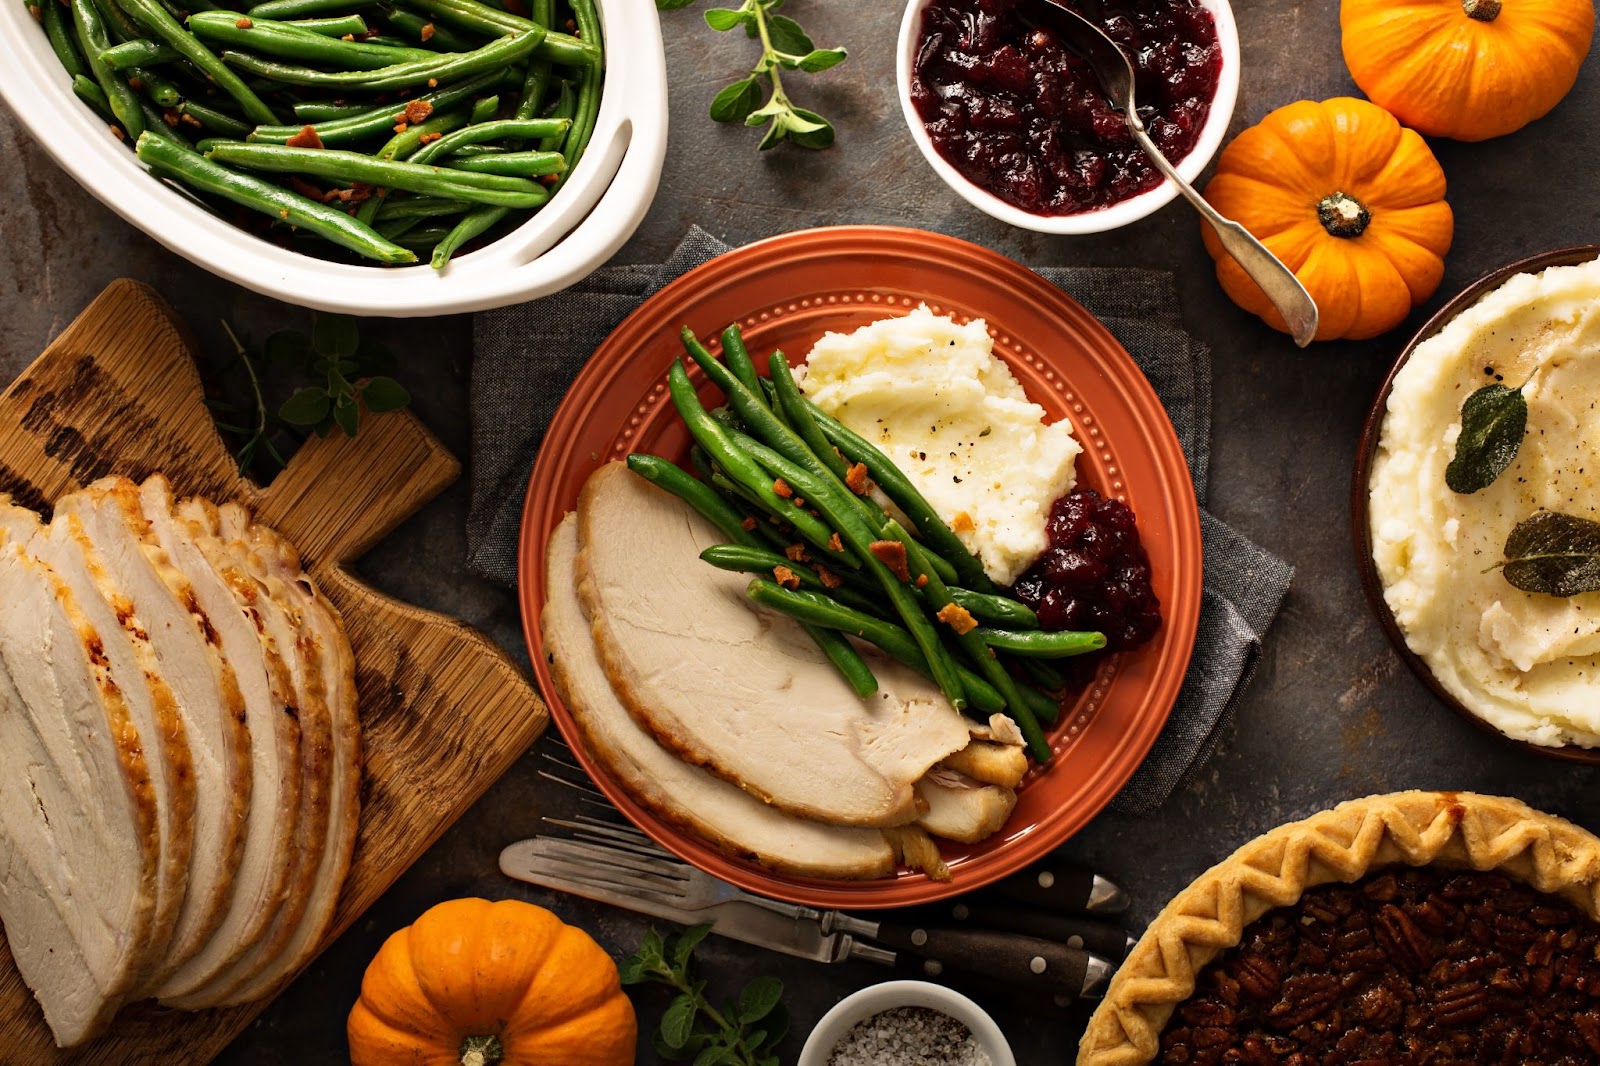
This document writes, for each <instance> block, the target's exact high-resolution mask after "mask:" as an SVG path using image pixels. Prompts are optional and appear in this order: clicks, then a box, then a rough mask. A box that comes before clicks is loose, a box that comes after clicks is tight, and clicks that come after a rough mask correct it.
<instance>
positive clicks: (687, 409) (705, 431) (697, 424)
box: [667, 359, 851, 562]
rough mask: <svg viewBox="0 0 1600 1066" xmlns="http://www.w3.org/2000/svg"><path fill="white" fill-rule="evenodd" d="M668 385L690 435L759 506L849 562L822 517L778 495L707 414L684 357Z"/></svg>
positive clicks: (829, 554) (813, 543) (821, 549)
mask: <svg viewBox="0 0 1600 1066" xmlns="http://www.w3.org/2000/svg"><path fill="white" fill-rule="evenodd" d="M667 388H668V392H669V393H670V394H671V397H672V403H673V406H674V407H676V408H677V410H678V414H679V416H680V417H682V418H683V421H684V423H685V424H686V425H687V426H688V427H689V433H690V435H691V436H693V437H694V439H695V440H696V441H698V442H699V443H700V446H701V447H703V448H705V450H706V451H707V452H709V453H710V454H711V457H712V459H713V460H715V461H716V462H717V463H718V464H719V465H720V466H721V467H722V468H723V469H724V470H725V471H727V474H728V476H729V477H730V478H731V479H733V481H734V482H736V483H737V484H738V485H739V486H740V487H741V488H742V489H743V490H744V491H746V492H748V493H750V495H751V497H752V498H753V499H755V500H756V501H758V506H760V507H761V508H762V509H764V510H765V511H767V512H768V513H769V514H772V515H775V516H779V517H781V518H782V519H783V520H784V521H786V522H788V523H789V524H791V525H792V526H794V528H795V531H796V532H797V533H798V534H799V536H800V537H801V538H802V539H803V540H805V541H806V542H807V543H809V544H810V545H811V546H812V547H813V548H816V549H817V550H818V551H819V552H821V553H822V554H824V555H826V556H827V557H828V558H830V559H836V560H844V561H846V562H848V561H850V559H851V556H850V555H849V554H848V552H840V551H838V550H836V549H834V548H832V547H830V546H829V543H828V542H829V541H830V540H831V539H832V538H833V536H834V531H833V530H832V529H830V528H829V527H828V525H827V524H826V523H824V522H823V521H821V520H820V519H818V518H816V517H815V516H813V515H811V514H810V513H809V512H807V511H804V510H802V509H801V508H799V507H796V506H794V504H793V503H791V502H790V501H788V500H785V499H784V498H783V497H781V496H779V495H778V494H777V492H776V491H774V490H773V487H772V485H773V482H772V478H771V477H770V476H768V475H767V474H766V473H764V472H763V471H762V469H761V467H760V466H759V465H758V464H757V463H756V462H755V461H754V460H752V459H751V458H750V457H749V456H748V455H746V454H744V453H743V452H742V451H740V450H739V448H738V447H737V446H736V445H735V444H734V443H733V441H732V440H731V439H730V438H729V436H728V431H727V430H725V429H723V428H722V426H720V425H718V424H717V422H716V420H715V419H713V418H712V417H711V416H710V415H709V414H707V413H706V409H705V407H704V406H703V405H701V403H700V398H699V397H698V396H697V395H695V391H694V386H693V385H691V384H690V383H689V375H688V372H687V371H685V370H684V368H683V361H682V360H681V359H680V360H677V361H676V362H674V363H673V365H672V370H671V372H670V374H669V375H668V384H667Z"/></svg>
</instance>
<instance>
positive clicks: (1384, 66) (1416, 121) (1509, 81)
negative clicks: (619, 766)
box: [1339, 0, 1594, 141]
mask: <svg viewBox="0 0 1600 1066" xmlns="http://www.w3.org/2000/svg"><path fill="white" fill-rule="evenodd" d="M1339 25H1340V27H1341V29H1342V31H1343V34H1342V41H1343V46H1344V61H1345V65H1346V66H1348V67H1349V68H1350V75H1351V77H1353V78H1355V80H1356V84H1357V85H1359V86H1361V91H1362V92H1364V93H1366V94H1367V95H1368V96H1370V97H1371V98H1372V102H1373V103H1375V104H1377V105H1378V106H1379V107H1382V108H1384V109H1386V110H1388V111H1389V112H1390V113H1392V114H1393V115H1394V116H1395V117H1396V118H1398V119H1399V120H1400V121H1401V122H1403V123H1405V124H1406V125H1407V126H1410V127H1411V128H1412V129H1414V130H1417V131H1419V132H1421V133H1425V134H1428V135H1429V136H1435V137H1454V138H1455V139H1456V140H1460V141H1481V140H1485V139H1487V138H1489V137H1498V136H1500V135H1501V134H1504V133H1510V132H1511V131H1512V130H1517V129H1521V128H1522V127H1523V126H1526V125H1527V124H1528V123H1530V122H1532V121H1533V120H1534V119H1536V118H1539V117H1540V116H1542V115H1544V114H1545V113H1546V112H1548V111H1549V110H1550V109H1551V108H1553V107H1555V106H1556V104H1558V103H1560V102H1561V98H1562V97H1564V96H1566V95H1567V93H1568V92H1569V91H1570V90H1571V89H1572V84H1573V82H1575V81H1577V80H1578V68H1579V67H1580V66H1582V65H1583V57H1584V56H1585V55H1587V54H1588V52H1589V42H1590V40H1591V38H1592V37H1593V36H1594V0H1344V2H1343V3H1342V4H1341V5H1340V6H1339Z"/></svg>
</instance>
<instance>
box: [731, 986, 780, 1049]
mask: <svg viewBox="0 0 1600 1066" xmlns="http://www.w3.org/2000/svg"><path fill="white" fill-rule="evenodd" d="M782 997H783V982H782V981H780V980H778V979H777V978H776V977H757V978H756V979H755V980H754V981H751V982H750V983H749V984H747V985H745V986H744V991H742V992H740V993H739V1020H740V1021H742V1022H759V1021H760V1020H761V1019H762V1018H765V1017H766V1016H767V1015H769V1014H771V1013H772V1008H773V1007H776V1006H777V1005H778V1000H779V999H781V998H782ZM765 1036H766V1034H765V1033H763V1034H762V1037H763V1038H765ZM753 1042H754V1043H760V1041H753Z"/></svg>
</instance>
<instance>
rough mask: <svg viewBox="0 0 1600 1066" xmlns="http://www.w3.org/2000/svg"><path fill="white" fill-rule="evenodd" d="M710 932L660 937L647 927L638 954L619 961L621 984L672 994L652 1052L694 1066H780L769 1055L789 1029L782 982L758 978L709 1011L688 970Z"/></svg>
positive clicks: (701, 984)
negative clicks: (649, 986) (735, 997)
mask: <svg viewBox="0 0 1600 1066" xmlns="http://www.w3.org/2000/svg"><path fill="white" fill-rule="evenodd" d="M709 932H711V926H710V925H709V924H708V925H697V926H694V927H693V928H691V929H685V930H684V931H683V932H681V933H674V934H672V935H670V936H667V937H665V938H663V937H662V936H661V934H660V933H657V932H656V931H655V929H653V928H652V929H651V930H650V931H649V932H648V933H646V934H645V936H644V941H643V943H641V944H640V945H639V950H638V952H637V953H636V954H634V955H632V956H631V957H629V958H626V959H624V960H623V961H622V964H621V966H620V968H619V969H620V971H621V974H622V983H623V984H625V985H641V984H658V985H665V986H667V987H668V988H671V989H673V990H674V991H676V992H677V995H676V996H674V997H673V999H672V1002H671V1003H669V1004H668V1005H667V1009H666V1011H665V1012H664V1013H663V1014H662V1016H661V1024H660V1027H659V1028H658V1029H657V1030H656V1033H655V1036H654V1044H655V1048H656V1053H657V1054H658V1055H660V1056H661V1057H662V1058H664V1059H666V1060H667V1061H669V1062H692V1063H693V1064H694V1066H779V1062H778V1056H777V1055H776V1054H774V1053H773V1052H774V1049H775V1048H776V1047H777V1046H778V1044H779V1043H781V1042H782V1040H783V1038H784V1035H785V1034H786V1033H787V1032H788V1029H789V1015H788V1011H787V1010H785V1009H784V1006H783V1004H782V1002H780V1000H781V999H782V996H783V982H782V981H780V980H778V979H777V978H776V977H757V978H756V979H755V980H753V981H751V982H750V983H749V984H747V985H745V986H744V990H743V991H741V992H740V993H739V999H738V1001H737V1002H732V1003H725V1004H723V1006H722V1007H721V1008H720V1009H719V1008H716V1007H713V1006H712V1004H711V1001H710V1000H709V999H707V998H706V994H705V993H706V982H705V981H704V980H701V979H700V978H698V977H697V976H696V975H695V973H694V966H693V962H694V949H695V948H696V947H698V946H699V944H700V942H701V941H702V940H704V939H705V938H706V934H707V933H709Z"/></svg>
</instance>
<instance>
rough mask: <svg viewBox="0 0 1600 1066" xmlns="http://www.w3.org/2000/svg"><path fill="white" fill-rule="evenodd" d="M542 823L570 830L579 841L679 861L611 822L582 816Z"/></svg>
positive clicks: (554, 819) (630, 829)
mask: <svg viewBox="0 0 1600 1066" xmlns="http://www.w3.org/2000/svg"><path fill="white" fill-rule="evenodd" d="M544 821H545V823H546V824H548V825H555V826H560V827H561V828H562V829H570V830H572V831H573V832H575V833H577V834H578V838H579V839H581V840H588V841H590V842H591V843H596V844H605V845H607V846H609V847H614V848H621V849H626V850H628V851H631V852H634V853H635V854H638V855H644V856H646V857H648V858H653V859H665V860H667V861H668V862H674V863H676V862H678V861H679V860H678V859H677V857H676V856H674V855H673V854H672V853H671V852H669V851H666V850H665V849H663V848H661V847H660V846H658V845H657V844H656V843H655V842H654V841H653V840H651V839H650V838H649V837H647V836H645V835H644V834H643V833H640V832H639V831H638V830H636V829H634V828H633V827H632V826H626V825H617V824H615V823H611V822H603V821H601V820H599V819H598V818H585V817H582V816H580V817H579V818H578V819H577V820H576V821H569V820H567V819H565V818H546V819H544ZM680 865H681V863H680Z"/></svg>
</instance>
